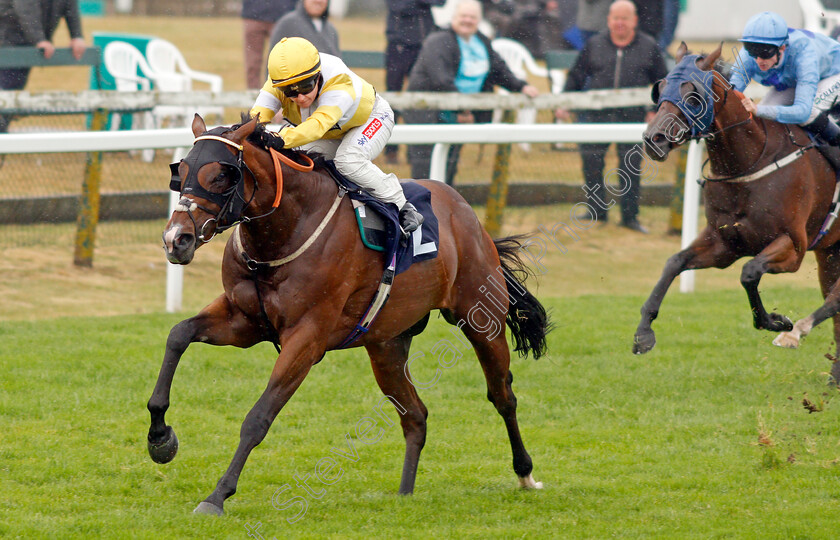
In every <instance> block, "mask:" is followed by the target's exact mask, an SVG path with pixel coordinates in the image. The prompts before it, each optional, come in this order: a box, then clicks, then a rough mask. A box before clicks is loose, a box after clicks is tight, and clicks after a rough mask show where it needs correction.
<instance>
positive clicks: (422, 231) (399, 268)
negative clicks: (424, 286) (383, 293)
mask: <svg viewBox="0 0 840 540" xmlns="http://www.w3.org/2000/svg"><path fill="white" fill-rule="evenodd" d="M324 165H325V167H326V169H327V170H328V171H329V173H330V175H331V176H332V177H333V178H334V179H335V181H336V182H338V183H339V184H340V185H341V186H342V187H344V188H345V189H346V190H347V194H348V196H349V197H350V198H351V199H354V200H357V201H359V202H363V203H365V205H366V206H367V207H368V208H370V209H372V210H373V211H375V212H377V213H378V214H379V215H380V216H381V217H382V219H383V220H384V221H385V223H386V229H387V232H386V235H385V238H386V241H385V253H386V254H387V257H386V259H385V260H386V261H388V262H390V261H391V260H393V258H394V256H396V270H395V274H400V273H402V272H405V271H406V270H408V267H409V266H411V264H412V263H415V262H420V261H426V260H429V259H434V258H435V257H437V254H438V238H439V236H438V219H437V216H435V214H434V212H433V211H432V193H431V192H430V191H429V190H428V189H426V188H424V187H423V186H421V185H420V184H417V183H415V182H402V187H403V192H404V193H405V197H406V199H408V202H410V203H411V204H413V205H414V206H415V208H417V211H418V212H420V213H421V214H422V215H423V218H424V221H423V224H422V225H421V226H420V227H419V228H418V229H417V230H416V231H414V232H412V233H411V237H410V238H409V239H408V241H407V242H401V241H400V240H401V239H402V231H401V230H400V218H399V209H398V208H397V207H396V205H393V204H389V203H383V202H382V201H380V200H379V199H377V198H376V197H374V196H373V195H370V194H369V193H367V192H366V191H364V190H363V189H362V188H361V187H359V186H358V185H357V184H355V183H353V182H351V181H350V180H347V179H346V178H344V176H343V175H341V174H340V173H339V172H338V171H337V170H336V168H335V164H334V163H333V162H332V161H329V160H327V161H325V162H324Z"/></svg>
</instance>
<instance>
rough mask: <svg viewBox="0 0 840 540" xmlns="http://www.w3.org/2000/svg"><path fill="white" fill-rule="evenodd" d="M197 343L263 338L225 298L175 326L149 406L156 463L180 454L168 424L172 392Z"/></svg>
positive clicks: (245, 343) (236, 342)
mask: <svg viewBox="0 0 840 540" xmlns="http://www.w3.org/2000/svg"><path fill="white" fill-rule="evenodd" d="M194 341H202V342H205V343H210V344H213V345H236V346H239V347H250V346H251V345H253V344H255V343H257V342H258V341H259V338H258V336H257V334H256V330H255V329H254V328H253V326H252V325H251V324H250V323H249V321H248V320H247V319H246V318H245V317H244V316H243V315H242V314H241V313H238V312H233V310H232V309H231V307H230V305H229V304H228V302H227V299H226V298H225V297H224V296H220V297H219V298H217V299H216V300H215V301H214V302H213V303H211V304H210V305H209V306H207V307H206V308H204V309H203V310H202V311H201V312H200V313H199V314H198V315H196V316H195V317H191V318H189V319H186V320H183V321H181V322H179V323H178V324H176V325H175V326H173V327H172V330H170V332H169V338H168V339H167V340H166V353H165V354H164V357H163V365H161V368H160V373H159V374H158V379H157V383H156V384H155V389H154V391H153V392H152V396H151V398H149V402H148V404H147V407H148V409H149V413H150V414H151V424H150V426H149V435H148V449H149V455H150V456H151V457H152V460H154V461H155V462H156V463H168V462H170V461H172V459H173V458H175V454H176V453H177V452H178V437H176V436H175V431H174V430H173V429H172V427H170V426H167V425H166V420H165V414H166V410H167V409H168V408H169V392H170V389H171V388H172V379H173V378H174V377H175V369H176V368H177V367H178V362H179V361H180V360H181V356H182V355H183V354H184V351H186V350H187V347H189V345H190V343H192V342H194Z"/></svg>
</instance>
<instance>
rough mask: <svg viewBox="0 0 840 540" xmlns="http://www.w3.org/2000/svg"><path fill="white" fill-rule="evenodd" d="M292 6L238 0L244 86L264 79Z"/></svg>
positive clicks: (284, 0)
mask: <svg viewBox="0 0 840 540" xmlns="http://www.w3.org/2000/svg"><path fill="white" fill-rule="evenodd" d="M0 1H2V0H0ZM294 9H295V0H242V37H243V43H244V45H245V84H247V85H248V88H260V87H262V85H263V83H264V82H265V56H264V55H265V46H266V43H268V38H269V36H270V35H271V29H272V28H273V27H274V24H275V23H276V22H277V20H278V19H280V17H282V16H283V15H285V14H286V13H289V12H290V11H292V10H294Z"/></svg>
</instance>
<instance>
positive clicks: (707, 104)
mask: <svg viewBox="0 0 840 540" xmlns="http://www.w3.org/2000/svg"><path fill="white" fill-rule="evenodd" d="M697 59H698V56H697V55H689V56H686V57H685V58H684V59H683V60H681V61H680V64H678V67H680V69H679V70H678V69H676V68H675V69H674V70H673V71H672V72H671V73H669V74H668V77H666V78H665V79H664V81H666V93H662V94H660V92H659V85H660V83H661V82H662V81H657V82H656V83H655V84H654V86H653V90H652V92H651V96H652V98H653V99H654V101H655V102H656V105H657V108H658V107H659V106H661V105H662V103H663V102H664V101H668V102H671V103H673V104H674V105H675V106H676V107H677V108H678V109H679V110H680V112H682V113H683V115H684V116H685V117H686V119H687V120H688V121H689V123H690V124H691V131H690V133H689V135H688V136H687V137H685V138H684V139H682V140H680V141H679V143H678V144H684V143H686V142H688V141H692V140H696V141H700V140H714V139H715V138H717V137H718V136H719V135H721V134H722V133H725V132H727V131H729V130H730V129H734V128H736V127H739V126H743V125H746V124H749V123H750V122H752V121H753V115H752V113H749V116H748V117H747V118H746V119H744V120H740V121H738V122H735V123H734V124H729V125H728V126H723V127H720V128H719V129H715V130H713V129H712V128H713V126H714V125H715V122H714V118H715V116H716V115H717V113H718V112H719V111H720V110H722V109H723V107H725V106H726V102H727V100H728V99H729V94H730V92H731V93H732V94H734V95H735V96H736V97H738V98H743V94H741V92H738V91H737V90H735V89H733V88H732V87H731V86H730V85H729V84H726V83H724V84H722V85H721V86H723V100H722V101H721V102H720V104H719V105H718V104H717V103H716V101H717V99H716V98H715V93H714V83H715V81H716V80H717V77H718V76H719V75H720V74H719V73H718V72H717V71H715V70H711V72H709V71H703V70H701V69H700V68H698V67H697V65H696V61H697ZM696 73H700V74H703V75H700V77H698V76H696ZM686 74H688V75H686ZM708 74H711V79H709V77H708ZM689 75H691V76H689ZM720 76H721V77H723V76H722V75H720ZM669 79H670V82H672V83H673V84H674V86H675V87H676V88H677V90H673V89H671V90H670V91H669V89H668V87H667V81H668V80H669ZM684 82H689V83H690V84H692V86H694V88H695V92H692V93H691V94H689V95H692V94H693V95H694V97H695V98H699V99H700V100H702V102H703V103H704V106H703V107H692V106H691V105H690V104H689V103H688V102H687V101H686V100H685V99H684V98H683V97H682V96H681V95H679V94H678V92H679V90H678V88H679V87H680V85H681V84H682V83H684ZM698 83H699V84H698ZM716 105H717V107H715V106H716ZM760 124H761V129H762V130H763V131H764V144H763V146H762V148H761V153H760V154H759V156H758V158H757V159H756V160H755V162H753V164H752V165H750V166H749V167H747V169H746V170H745V171H743V172H741V173H739V174H737V175H733V176H726V177H720V178H718V177H716V178H709V177H707V176H705V175H703V177H702V180H698V181H699V182H701V185H702V183H703V182H705V181H711V182H726V181H734V180H740V179H743V178H751V177H753V174H752V173H753V172H754V171H756V169H757V168H758V166H759V164H760V163H761V162H762V161H763V160H764V157H765V153H766V152H767V143H768V139H769V137H768V134H767V126H766V125H765V124H764V122H761V123H760ZM708 162H709V159H708V158H707V159H706V161H705V162H704V163H703V167H701V169H702V168H705V166H706V164H707V163H708ZM763 170H764V169H762V171H763ZM759 177H760V176H759Z"/></svg>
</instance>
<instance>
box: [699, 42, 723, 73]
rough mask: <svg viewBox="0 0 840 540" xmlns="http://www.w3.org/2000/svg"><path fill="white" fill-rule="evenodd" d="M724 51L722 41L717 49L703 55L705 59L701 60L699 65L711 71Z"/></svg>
mask: <svg viewBox="0 0 840 540" xmlns="http://www.w3.org/2000/svg"><path fill="white" fill-rule="evenodd" d="M722 51H723V42H722V41H721V42H720V45H718V47H717V49H715V50H713V51H712V52H710V53H709V54H707V55H706V56H704V57H703V60H702V61H701V62H700V64H699V65H698V67H699V68H700V69H702V70H703V71H709V70H710V69H712V68H713V67H714V66H715V62H717V61H718V59H719V58H720V53H721V52H722Z"/></svg>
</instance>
